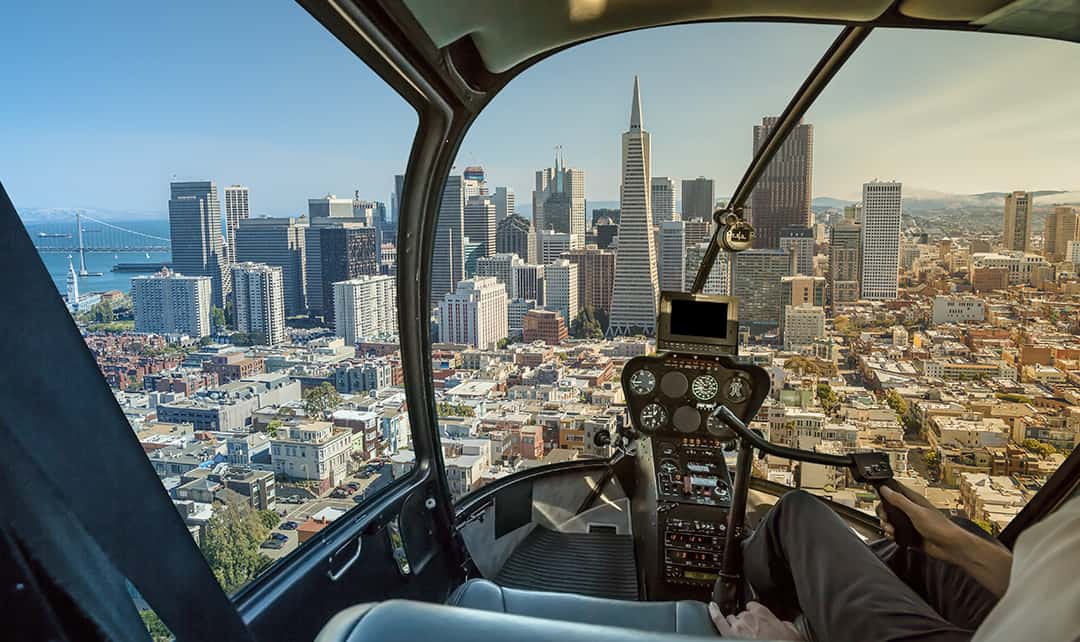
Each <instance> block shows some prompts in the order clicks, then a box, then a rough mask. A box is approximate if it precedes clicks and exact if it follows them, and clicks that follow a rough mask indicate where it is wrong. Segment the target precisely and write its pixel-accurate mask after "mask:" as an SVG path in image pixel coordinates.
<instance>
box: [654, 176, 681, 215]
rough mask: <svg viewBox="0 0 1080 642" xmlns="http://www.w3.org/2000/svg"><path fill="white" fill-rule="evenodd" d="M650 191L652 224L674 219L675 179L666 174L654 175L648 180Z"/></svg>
mask: <svg viewBox="0 0 1080 642" xmlns="http://www.w3.org/2000/svg"><path fill="white" fill-rule="evenodd" d="M649 186H650V190H651V191H652V194H651V196H652V216H653V217H652V224H653V225H660V224H661V223H663V222H665V221H671V220H674V219H675V181H673V180H671V179H670V178H668V177H667V176H655V177H653V179H652V180H651V181H649Z"/></svg>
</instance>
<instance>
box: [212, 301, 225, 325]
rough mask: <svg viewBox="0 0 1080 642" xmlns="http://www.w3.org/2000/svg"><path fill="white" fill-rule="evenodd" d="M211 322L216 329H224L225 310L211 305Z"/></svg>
mask: <svg viewBox="0 0 1080 642" xmlns="http://www.w3.org/2000/svg"><path fill="white" fill-rule="evenodd" d="M210 323H211V325H213V326H214V329H215V330H223V329H225V327H226V324H225V311H224V310H222V309H221V308H219V307H217V306H216V305H215V306H211V307H210Z"/></svg>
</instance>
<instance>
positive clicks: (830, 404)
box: [817, 381, 840, 415]
mask: <svg viewBox="0 0 1080 642" xmlns="http://www.w3.org/2000/svg"><path fill="white" fill-rule="evenodd" d="M817 398H818V402H820V403H821V407H822V409H824V410H825V413H826V414H829V415H831V414H832V413H833V412H834V411H835V410H836V409H837V408H839V407H840V400H839V399H838V398H837V397H836V392H834V391H833V389H832V386H830V385H829V383H828V382H827V381H822V382H820V383H818V385H817Z"/></svg>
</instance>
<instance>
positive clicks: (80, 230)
mask: <svg viewBox="0 0 1080 642" xmlns="http://www.w3.org/2000/svg"><path fill="white" fill-rule="evenodd" d="M70 216H71V218H72V221H71V222H70V223H65V222H55V223H34V224H29V225H27V231H28V232H29V233H30V236H31V237H32V238H33V240H34V247H35V248H37V251H38V252H66V253H69V254H82V253H85V252H112V253H116V252H168V251H169V250H170V249H171V247H172V243H171V241H170V240H169V239H168V238H167V237H164V236H158V235H156V234H149V233H147V232H140V231H138V230H133V229H130V228H126V227H122V226H120V225H116V224H114V223H108V222H106V221H102V220H100V219H96V218H93V217H91V216H88V215H86V214H83V213H81V212H73V213H71V214H70Z"/></svg>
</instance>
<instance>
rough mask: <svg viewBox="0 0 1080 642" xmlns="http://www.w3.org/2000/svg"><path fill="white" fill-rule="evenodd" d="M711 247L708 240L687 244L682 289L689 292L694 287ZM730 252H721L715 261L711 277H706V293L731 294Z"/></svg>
mask: <svg viewBox="0 0 1080 642" xmlns="http://www.w3.org/2000/svg"><path fill="white" fill-rule="evenodd" d="M708 249H709V243H708V241H706V242H703V243H696V244H694V245H687V246H686V269H685V270H684V273H683V275H684V278H685V279H686V280H685V281H684V282H683V287H682V291H683V292H689V291H690V290H691V288H693V287H694V279H695V278H696V277H697V273H698V268H700V267H701V261H702V259H703V258H705V252H706V251H707V250H708ZM730 256H731V255H730V254H728V253H727V252H721V253H720V254H719V255H718V256H717V257H716V261H715V262H714V263H713V266H712V270H711V271H710V272H709V277H708V278H707V279H705V289H704V290H702V291H703V292H704V293H705V294H723V295H727V294H731V259H730Z"/></svg>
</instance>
